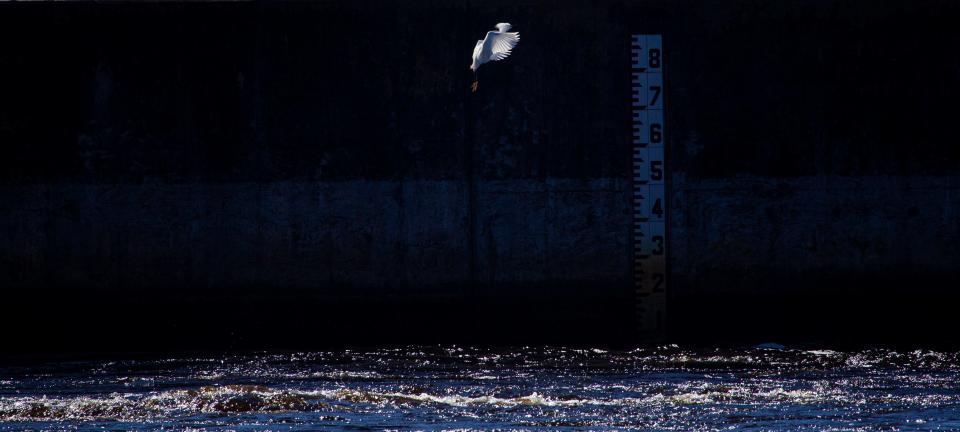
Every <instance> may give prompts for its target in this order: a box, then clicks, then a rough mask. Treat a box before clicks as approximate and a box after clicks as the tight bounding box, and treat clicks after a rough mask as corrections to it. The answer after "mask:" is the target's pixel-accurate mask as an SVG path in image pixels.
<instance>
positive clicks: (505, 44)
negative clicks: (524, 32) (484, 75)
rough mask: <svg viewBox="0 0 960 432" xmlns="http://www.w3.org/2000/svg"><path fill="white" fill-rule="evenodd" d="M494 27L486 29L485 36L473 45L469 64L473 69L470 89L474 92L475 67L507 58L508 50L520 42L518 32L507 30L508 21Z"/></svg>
mask: <svg viewBox="0 0 960 432" xmlns="http://www.w3.org/2000/svg"><path fill="white" fill-rule="evenodd" d="M495 27H497V30H496V31H488V32H487V37H485V38H483V40H478V41H477V46H475V47H473V63H472V64H471V65H470V70H472V71H473V84H472V85H471V86H470V89H471V90H472V91H474V92H476V91H477V85H478V80H477V69H479V68H480V65H482V64H484V63H486V62H490V61H498V60H503V59H505V58H507V57H508V56H510V50H512V49H513V47H515V46H517V42H520V33H517V32H512V33H510V32H508V31H507V30H510V27H512V26H511V25H510V23H499V24H497V25H496V26H495Z"/></svg>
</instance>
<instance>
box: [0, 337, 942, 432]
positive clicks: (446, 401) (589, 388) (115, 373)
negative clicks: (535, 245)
mask: <svg viewBox="0 0 960 432" xmlns="http://www.w3.org/2000/svg"><path fill="white" fill-rule="evenodd" d="M958 383H960V356H958V354H957V353H944V352H934V351H910V352H897V351H892V350H869V351H858V352H839V351H830V350H821V349H806V350H789V349H786V350H757V349H747V350H740V351H724V350H710V351H696V350H684V349H681V348H679V347H677V346H667V347H661V348H657V349H639V350H633V351H609V352H608V351H603V350H598V349H564V348H529V347H528V348H523V349H516V350H501V351H492V350H483V349H474V348H464V347H411V348H394V349H389V350H374V351H340V352H323V353H293V354H268V353H263V354H254V355H247V356H228V357H223V358H197V359H189V358H188V359H160V360H137V361H133V360H131V361H116V362H107V363H80V364H71V365H56V364H51V365H43V366H37V367H31V368H18V369H0V430H5V429H10V428H11V426H9V425H14V426H12V428H13V429H16V428H17V426H16V425H17V424H24V423H25V422H27V423H29V424H39V425H40V426H38V428H41V429H42V428H48V429H50V428H52V429H59V428H60V427H58V426H57V425H63V424H71V425H74V426H77V427H78V428H80V429H82V428H83V427H82V426H83V425H84V424H85V422H93V421H97V422H107V424H108V425H109V422H127V423H123V427H121V428H126V427H128V426H129V424H130V422H133V424H137V425H140V426H138V427H137V428H138V429H139V428H142V429H149V428H151V427H153V426H150V425H155V424H163V423H164V422H169V421H176V420H183V419H188V420H189V421H190V422H193V423H190V424H191V425H194V426H197V425H199V426H198V427H203V426H204V425H205V424H206V423H204V422H215V423H210V424H216V425H220V426H223V425H224V424H226V425H231V424H235V425H243V424H247V423H245V422H250V421H263V422H267V423H270V422H272V421H274V420H277V419H280V418H282V419H283V421H298V422H302V423H305V424H312V425H317V424H323V425H324V427H323V428H324V429H330V428H337V427H338V426H342V425H345V424H368V425H369V424H373V425H376V426H377V427H381V428H385V429H389V428H393V427H395V426H398V423H397V420H396V419H397V418H401V419H408V420H409V421H414V422H416V421H424V422H427V423H429V424H433V423H431V422H439V423H438V424H440V425H441V426H443V427H447V426H450V427H454V426H456V427H459V426H458V425H461V424H462V423H463V422H465V421H468V422H469V424H470V425H471V426H470V427H471V428H481V429H485V428H511V427H514V426H517V425H521V426H537V427H547V428H551V427H561V426H563V427H574V428H601V429H603V428H632V427H641V428H655V429H664V430H670V429H674V430H689V429H698V430H710V429H724V428H727V427H729V426H730V425H731V424H734V425H735V424H738V422H747V423H750V424H757V425H761V427H762V425H764V424H768V426H770V425H778V427H777V428H779V426H783V425H784V424H786V425H792V426H795V427H796V428H800V429H803V428H812V429H831V428H837V427H838V428H849V429H860V430H874V429H875V430H882V429H884V428H886V429H889V428H890V427H891V425H894V426H895V425H901V426H903V425H913V426H916V425H917V424H923V425H924V427H931V428H933V427H940V428H941V429H950V428H951V427H955V428H957V429H960V414H958V413H960V384H958ZM758 413H760V414H762V415H760V414H758ZM290 414H297V415H296V416H294V419H295V420H291V418H290V417H289V415H290ZM284 415H287V417H283V416H284ZM251 419H253V420H251ZM871 419H883V421H879V420H877V421H876V422H874V423H871ZM184 421H187V420H184ZM151 422H153V423H151ZM445 422H446V423H445ZM731 422H732V423H731ZM784 422H786V423H784ZM911 422H912V423H911ZM918 422H923V423H918ZM402 424H403V423H400V424H399V425H401V426H402ZM4 425H7V426H4ZM851 425H853V426H851ZM100 426H102V424H101V425H100ZM191 427H193V426H191ZM771 427H773V426H771Z"/></svg>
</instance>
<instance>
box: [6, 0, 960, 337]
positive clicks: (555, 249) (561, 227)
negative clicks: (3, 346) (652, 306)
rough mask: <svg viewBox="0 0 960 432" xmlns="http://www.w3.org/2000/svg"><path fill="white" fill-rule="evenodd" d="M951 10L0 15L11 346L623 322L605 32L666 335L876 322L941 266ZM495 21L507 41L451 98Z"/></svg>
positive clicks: (417, 6) (464, 8)
mask: <svg viewBox="0 0 960 432" xmlns="http://www.w3.org/2000/svg"><path fill="white" fill-rule="evenodd" d="M957 18H960V6H958V5H956V4H954V3H953V2H945V1H944V2H934V1H926V2H905V1H904V2H894V1H889V2H876V1H794V2H770V3H766V2H750V1H735V2H702V1H680V2H659V1H650V2H641V1H636V2H627V1H603V2H573V1H570V2H529V1H524V2H516V1H510V2H507V1H504V2H488V1H485V2H470V1H456V2H445V1H443V2H441V1H437V2H403V1H394V2H390V1H388V2H383V1H376V2H373V1H371V2H346V1H344V2H340V1H325V2H313V3H242V4H230V3H227V4H219V3H218V4H168V3H162V4H66V5H54V4H4V5H0V39H2V40H4V41H7V43H5V48H4V50H3V51H0V144H2V148H3V150H2V151H3V157H2V158H0V183H2V186H0V208H2V209H3V212H2V214H0V230H2V233H3V237H2V238H0V286H2V287H3V290H4V294H5V296H7V297H6V298H7V300H8V301H7V302H6V304H7V305H10V306H8V307H11V308H14V309H15V311H14V312H13V313H11V314H9V315H7V319H8V320H10V321H11V322H24V321H38V322H41V323H47V324H45V325H44V326H43V327H40V328H38V330H36V331H33V332H27V333H25V334H23V335H21V336H19V337H20V338H21V339H20V340H21V342H23V343H24V344H25V346H26V345H31V344H34V343H36V341H37V340H41V339H42V340H50V339H49V338H54V339H55V340H60V341H67V342H72V343H74V344H78V345H80V346H86V345H85V344H91V343H93V342H92V341H94V340H100V341H103V340H106V341H107V342H106V344H108V345H109V344H110V343H119V342H117V341H116V339H114V340H113V341H112V342H111V340H110V338H106V339H105V338H104V337H103V335H102V334H101V332H99V331H96V330H93V329H97V328H111V329H114V330H115V331H121V330H116V329H117V328H118V327H117V326H116V325H115V324H116V322H118V321H122V320H123V318H124V317H130V318H131V319H136V318H137V317H140V318H141V320H140V321H141V323H140V324H139V326H138V327H136V328H133V329H130V328H126V329H123V330H122V331H121V333H122V335H121V336H118V338H122V339H124V340H127V341H128V342H129V341H130V340H138V341H140V342H139V343H140V344H141V345H143V344H148V345H149V344H150V343H151V341H165V344H166V345H171V346H178V345H179V346H210V345H209V344H213V345H216V346H222V345H225V346H270V345H276V346H292V345H304V346H312V345H317V344H322V343H323V342H324V341H339V342H352V343H363V342H374V341H382V340H387V341H409V340H422V341H435V340H452V341H456V340H473V341H487V342H501V343H506V342H510V341H518V342H527V341H544V340H553V341H559V342H571V341H572V342H577V341H579V342H587V343H591V342H598V343H599V342H609V341H624V340H629V339H630V336H629V331H628V330H627V329H628V328H631V327H632V326H631V325H630V323H629V321H630V320H631V319H632V315H631V312H630V301H631V300H630V281H631V275H630V268H629V254H630V238H629V236H630V220H629V214H630V209H629V205H630V201H629V200H630V184H629V178H630V159H629V154H630V137H631V130H630V111H629V110H630V105H629V95H630V82H629V79H630V75H629V61H630V59H629V40H630V39H629V35H630V34H632V33H662V34H663V35H664V46H665V50H666V52H667V58H666V64H667V70H666V79H667V81H668V83H667V87H668V93H667V95H666V97H667V99H666V101H667V109H668V119H667V120H668V125H667V142H668V146H667V152H668V159H669V163H668V167H669V172H668V175H669V179H670V183H669V193H670V196H671V199H670V209H669V211H670V218H671V221H670V225H669V237H670V241H669V243H670V249H669V250H670V257H669V266H670V271H671V283H670V290H671V291H670V295H671V298H670V306H669V307H670V322H671V325H670V328H671V329H672V335H673V337H674V338H675V339H677V340H699V341H707V342H710V341H718V340H728V339H729V340H753V339H758V338H764V337H772V338H793V339H795V340H805V339H806V340H809V339H817V338H825V339H830V340H836V339H840V340H842V341H846V342H850V341H856V340H875V341H902V340H907V339H910V338H911V337H915V335H916V334H917V332H923V331H925V330H926V329H930V328H936V327H937V326H938V325H940V324H943V323H945V322H946V321H945V320H946V318H944V317H943V316H942V314H943V313H944V312H945V311H944V310H942V309H936V308H934V306H937V305H943V304H945V301H944V300H945V299H951V298H952V297H951V296H952V291H951V290H952V289H953V287H952V285H951V282H952V281H955V280H957V279H956V278H957V276H958V273H960V271H958V266H957V263H960V250H958V247H957V246H956V245H957V244H958V240H960V233H958V226H960V225H958V223H957V222H958V213H957V212H958V202H957V196H958V195H957V188H958V182H960V180H958V178H960V177H958V173H960V147H958V146H956V145H954V144H953V141H954V140H952V136H953V133H954V130H953V129H954V126H953V120H954V112H955V110H953V109H951V105H952V104H953V102H954V101H953V100H954V99H955V96H956V95H957V94H960V79H958V78H960V55H958V51H957V50H956V47H957V46H958V42H960V33H957V32H956V31H955V28H954V26H955V22H957ZM499 21H510V22H512V23H514V25H515V26H516V30H517V31H519V32H521V35H522V36H521V37H522V41H521V43H520V45H519V47H518V48H517V50H516V52H515V54H514V55H513V56H511V57H510V59H509V60H508V61H506V62H503V63H496V64H490V65H486V66H484V67H483V68H481V70H480V92H479V93H477V94H470V92H469V90H468V86H469V83H470V81H471V80H472V76H471V74H470V72H469V70H468V69H467V66H468V65H469V54H470V49H471V47H472V46H473V44H474V42H475V40H476V39H477V38H479V37H480V36H482V35H483V32H484V31H486V30H487V29H488V28H490V27H491V26H492V25H493V24H494V23H496V22H499ZM865 292H867V293H868V295H867V296H866V297H865V294H864V293H865ZM905 304H909V305H910V306H909V307H904V305H905ZM938 314H941V315H938ZM815 315H819V316H820V317H821V319H819V320H815V323H814V324H811V323H810V322H808V321H806V320H808V319H809V318H810V317H811V316H815ZM145 316H148V317H151V318H150V319H148V320H145V319H142V318H143V317H145ZM238 316H239V317H238ZM211 317H213V318H211ZM358 317H362V318H358ZM224 320H225V321H224ZM938 320H939V321H938ZM143 321H149V322H150V323H149V324H145V323H143ZM74 322H86V323H87V325H85V326H81V327H78V328H74V329H73V330H72V331H73V332H75V333H72V332H70V331H67V332H65V331H64V330H63V329H64V328H65V325H64V324H66V323H74ZM211 322H219V323H220V324H211ZM758 322H762V323H763V325H761V326H758V325H757V323H758ZM348 323H349V324H348ZM530 323H536V324H535V325H532V326H531V325H530ZM894 323H895V324H894ZM904 323H909V324H904ZM198 329H203V332H200V331H196V330H198ZM198 334H200V335H207V336H199V335H198ZM304 334H309V335H312V334H321V335H322V336H321V337H318V338H304V337H302V336H303V335H304ZM171 335H172V336H171ZM385 335H386V336H385ZM44 338H46V339H44ZM130 343H133V342H130ZM48 348H49V347H48ZM52 349H57V348H56V347H53V348H52Z"/></svg>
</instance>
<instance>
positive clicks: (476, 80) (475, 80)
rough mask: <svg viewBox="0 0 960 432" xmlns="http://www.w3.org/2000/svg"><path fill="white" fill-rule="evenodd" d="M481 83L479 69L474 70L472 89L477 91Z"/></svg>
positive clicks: (474, 91) (473, 91)
mask: <svg viewBox="0 0 960 432" xmlns="http://www.w3.org/2000/svg"><path fill="white" fill-rule="evenodd" d="M479 85H480V80H479V79H478V78H477V71H473V84H470V91H471V92H472V93H476V92H477V87H478V86H479Z"/></svg>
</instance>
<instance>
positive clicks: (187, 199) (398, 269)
mask: <svg viewBox="0 0 960 432" xmlns="http://www.w3.org/2000/svg"><path fill="white" fill-rule="evenodd" d="M477 194H478V198H477V203H478V208H477V217H476V220H477V222H476V236H477V238H478V241H477V243H476V248H477V250H476V257H477V258H476V259H477V262H478V270H477V272H476V280H474V281H471V280H470V278H471V275H470V270H469V267H470V261H471V258H470V256H471V251H470V250H469V248H468V243H469V242H468V237H469V236H470V235H471V234H470V227H469V225H468V218H467V214H466V211H467V208H468V206H467V199H468V197H467V189H466V186H465V183H464V182H452V181H433V180H421V181H418V180H408V181H402V182H401V181H396V182H384V181H353V182H349V181H342V182H324V183H293V182H279V183H245V184H220V185H201V186H198V185H190V184H181V185H177V184H147V185H108V186H103V185H100V186H98V185H75V184H55V185H26V186H5V187H0V198H2V202H3V203H4V204H5V207H4V208H3V213H2V214H0V230H2V231H3V232H4V233H5V235H4V237H3V239H2V241H0V260H2V261H0V262H2V263H3V271H2V273H0V281H2V284H3V286H4V287H5V288H6V289H10V290H28V289H42V288H44V287H51V286H53V287H71V288H72V289H91V290H108V291H110V290H113V291H118V292H121V293H124V295H133V296H139V295H143V294H150V295H152V293H155V292H156V291H155V290H166V289H174V290H177V289H178V287H181V288H198V289H204V288H207V287H211V288H216V289H218V290H219V289H235V288H246V287H251V286H252V287H270V288H271V289H272V290H292V291H297V290H313V291H314V292H315V294H317V295H320V296H324V295H326V296H331V297H337V296H347V297H352V296H356V297H363V296H368V295H376V294H384V293H403V294H404V295H422V294H434V295H458V294H459V295H465V294H471V293H473V294H480V295H485V294H491V290H493V291H495V292H496V294H510V293H509V292H506V293H501V292H499V291H497V290H501V289H506V288H504V287H509V288H510V289H513V288H516V287H517V286H525V287H527V288H525V289H527V290H528V291H526V292H525V293H524V294H525V295H538V294H545V293H549V292H550V291H555V290H556V288H557V287H552V286H551V284H554V285H560V286H561V287H562V286H569V285H575V284H586V283H596V284H601V285H604V286H625V284H627V282H628V278H629V271H628V268H629V255H628V254H626V253H624V251H626V250H627V249H626V248H627V247H628V240H627V238H626V236H625V233H627V232H628V231H629V229H630V224H629V223H630V221H629V218H627V217H626V215H628V214H629V201H628V200H626V199H624V197H626V196H628V194H629V182H628V181H626V180H615V179H598V180H577V179H551V180H544V181H536V180H528V181H517V180H512V181H490V182H483V183H481V184H480V185H479V187H478V190H477ZM342 286H346V287H349V290H346V291H341V290H333V288H332V287H342ZM472 288H477V289H479V291H476V292H471V291H470V290H471V289H472Z"/></svg>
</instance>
